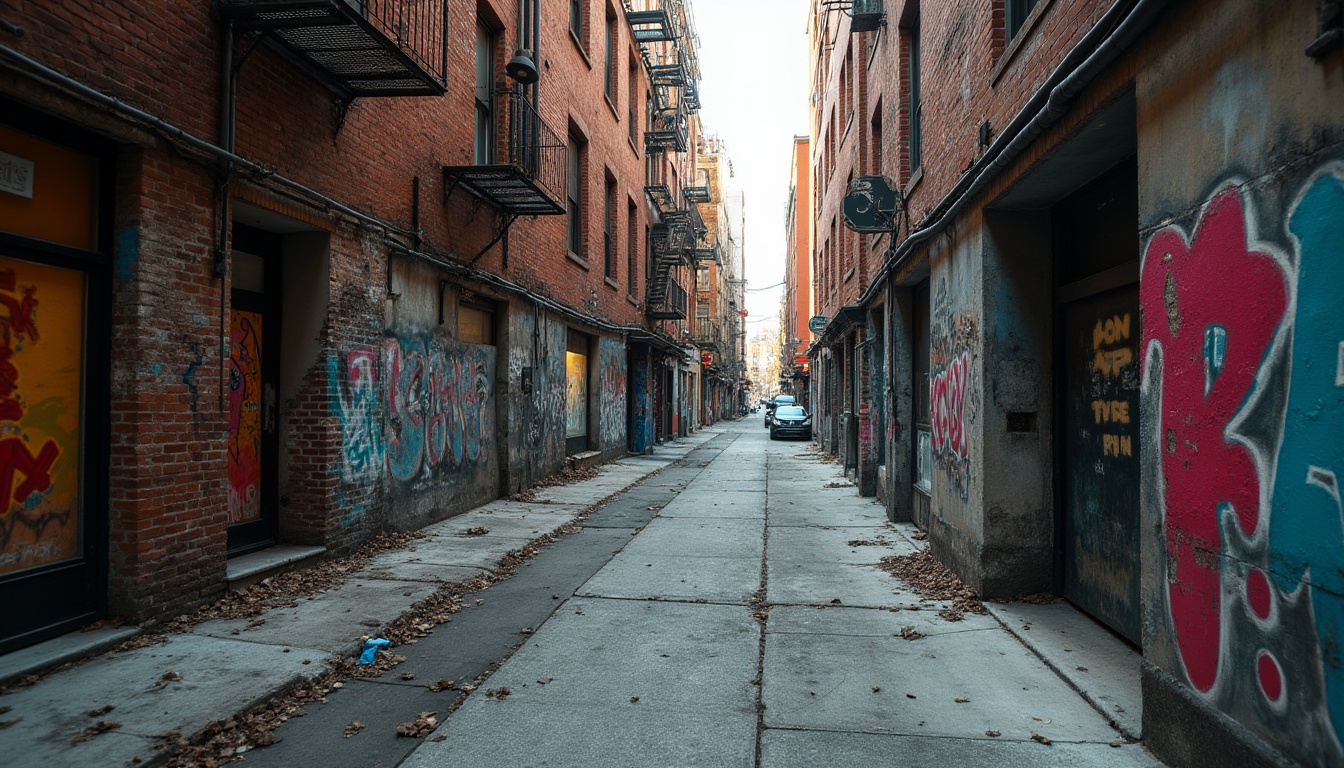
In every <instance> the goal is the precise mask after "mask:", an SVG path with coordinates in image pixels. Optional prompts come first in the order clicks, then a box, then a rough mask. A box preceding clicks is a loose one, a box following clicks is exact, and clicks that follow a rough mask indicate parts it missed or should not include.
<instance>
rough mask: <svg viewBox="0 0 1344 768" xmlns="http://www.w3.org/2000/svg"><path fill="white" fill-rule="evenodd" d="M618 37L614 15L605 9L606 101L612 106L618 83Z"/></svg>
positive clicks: (614, 101) (608, 9) (609, 9)
mask: <svg viewBox="0 0 1344 768" xmlns="http://www.w3.org/2000/svg"><path fill="white" fill-rule="evenodd" d="M619 39H620V38H619V35H618V33H617V27H616V14H615V13H613V12H612V10H611V8H610V6H608V8H607V51H606V53H607V77H606V80H607V99H609V100H610V101H611V103H612V104H615V103H616V88H617V87H618V85H619V83H620V77H619V76H618V70H617V68H616V59H617V52H618V50H619V49H618V48H617V44H618V42H619Z"/></svg>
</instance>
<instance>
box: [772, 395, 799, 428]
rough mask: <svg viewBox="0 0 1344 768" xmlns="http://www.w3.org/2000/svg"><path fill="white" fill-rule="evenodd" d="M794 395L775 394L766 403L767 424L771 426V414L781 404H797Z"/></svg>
mask: <svg viewBox="0 0 1344 768" xmlns="http://www.w3.org/2000/svg"><path fill="white" fill-rule="evenodd" d="M797 402H798V401H796V400H794V399H793V395H775V396H774V398H773V399H771V400H770V401H769V402H767V403H766V404H765V426H766V427H769V426H770V414H772V413H774V412H775V408H777V407H778V406H781V405H797Z"/></svg>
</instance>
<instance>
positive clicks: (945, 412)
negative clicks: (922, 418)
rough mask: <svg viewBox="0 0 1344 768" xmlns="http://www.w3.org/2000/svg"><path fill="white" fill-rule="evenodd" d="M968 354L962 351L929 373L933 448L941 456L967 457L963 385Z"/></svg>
mask: <svg viewBox="0 0 1344 768" xmlns="http://www.w3.org/2000/svg"><path fill="white" fill-rule="evenodd" d="M970 365H971V356H970V353H969V352H965V351H963V352H962V353H961V354H959V355H957V356H956V357H954V358H952V360H951V361H949V362H948V364H947V366H946V367H945V368H943V369H942V370H940V371H938V372H937V373H935V374H934V375H933V382H932V383H931V384H930V385H929V386H930V389H929V408H930V411H931V413H930V423H931V426H932V427H933V451H934V453H936V454H939V455H942V456H952V457H955V458H958V459H967V458H970V455H971V451H970V447H969V446H968V444H967V440H966V386H967V381H968V378H969V376H970Z"/></svg>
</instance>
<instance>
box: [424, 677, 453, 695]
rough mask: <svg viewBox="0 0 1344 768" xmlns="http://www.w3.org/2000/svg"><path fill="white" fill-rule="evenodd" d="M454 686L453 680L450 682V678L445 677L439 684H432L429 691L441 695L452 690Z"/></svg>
mask: <svg viewBox="0 0 1344 768" xmlns="http://www.w3.org/2000/svg"><path fill="white" fill-rule="evenodd" d="M454 684H455V683H454V682H453V681H452V680H449V679H448V678H446V677H445V678H442V679H440V680H439V681H438V682H437V683H430V684H429V690H431V691H433V692H434V693H440V692H442V691H446V690H448V689H449V688H452V687H453V685H454Z"/></svg>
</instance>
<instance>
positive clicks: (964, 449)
mask: <svg viewBox="0 0 1344 768" xmlns="http://www.w3.org/2000/svg"><path fill="white" fill-rule="evenodd" d="M930 314H931V318H930V319H931V323H930V331H931V334H932V336H931V340H930V349H929V369H930V370H929V426H930V442H931V450H932V453H933V459H934V461H935V462H936V463H937V465H938V466H939V467H941V468H942V469H943V471H944V472H945V473H946V475H947V478H948V480H950V481H951V484H952V488H953V489H954V490H955V491H956V492H957V495H959V496H960V497H961V498H962V500H963V501H964V500H966V499H967V498H969V497H970V491H971V462H970V457H971V446H970V434H969V431H968V428H967V425H968V424H969V423H970V422H971V421H972V420H973V418H974V415H975V412H974V407H973V405H972V402H971V381H970V379H971V355H970V350H972V349H975V348H976V344H977V341H978V340H977V334H976V328H975V320H974V318H972V317H971V316H970V314H969V313H961V314H954V313H953V311H952V300H951V297H950V296H949V294H948V287H947V280H946V279H943V280H940V281H939V282H938V289H937V291H936V292H935V293H934V297H933V307H932V310H931V313H930Z"/></svg>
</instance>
